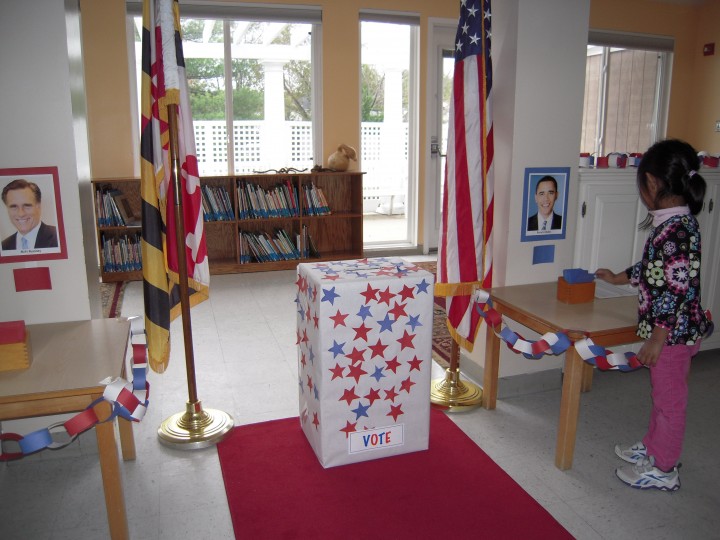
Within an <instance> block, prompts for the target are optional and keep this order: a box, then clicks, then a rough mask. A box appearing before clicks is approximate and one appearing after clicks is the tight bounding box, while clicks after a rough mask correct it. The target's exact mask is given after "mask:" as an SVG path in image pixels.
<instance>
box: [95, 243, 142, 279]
mask: <svg viewBox="0 0 720 540" xmlns="http://www.w3.org/2000/svg"><path fill="white" fill-rule="evenodd" d="M102 252H103V271H104V272H133V271H136V270H142V249H141V247H140V234H130V235H128V234H125V235H123V236H118V237H109V238H106V237H105V236H103V237H102Z"/></svg>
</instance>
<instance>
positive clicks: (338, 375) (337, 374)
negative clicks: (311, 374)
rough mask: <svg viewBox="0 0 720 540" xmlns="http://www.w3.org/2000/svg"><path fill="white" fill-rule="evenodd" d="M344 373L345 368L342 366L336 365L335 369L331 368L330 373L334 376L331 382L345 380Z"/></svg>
mask: <svg viewBox="0 0 720 540" xmlns="http://www.w3.org/2000/svg"><path fill="white" fill-rule="evenodd" d="M343 371H345V368H344V367H342V366H341V365H340V364H335V367H334V368H330V373H332V374H333V376H332V379H330V380H331V381H334V380H335V379H342V378H343Z"/></svg>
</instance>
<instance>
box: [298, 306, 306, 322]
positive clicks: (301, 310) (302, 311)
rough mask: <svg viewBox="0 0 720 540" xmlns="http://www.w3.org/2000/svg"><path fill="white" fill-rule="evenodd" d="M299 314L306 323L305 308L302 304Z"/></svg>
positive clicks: (299, 307)
mask: <svg viewBox="0 0 720 540" xmlns="http://www.w3.org/2000/svg"><path fill="white" fill-rule="evenodd" d="M297 312H298V313H299V314H300V320H301V321H304V320H305V308H303V306H302V304H301V303H300V302H298V310H297Z"/></svg>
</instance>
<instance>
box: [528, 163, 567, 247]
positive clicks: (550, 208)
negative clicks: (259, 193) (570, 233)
mask: <svg viewBox="0 0 720 540" xmlns="http://www.w3.org/2000/svg"><path fill="white" fill-rule="evenodd" d="M557 199H558V184H557V180H556V179H555V178H554V177H552V176H549V175H546V176H543V177H542V178H541V179H540V180H538V183H537V184H536V185H535V204H537V210H538V211H537V213H535V214H533V215H532V216H530V217H529V218H528V221H527V230H528V231H533V232H538V233H540V234H542V233H544V232H545V231H548V232H549V231H552V230H555V231H559V230H561V229H562V216H561V215H559V214H556V213H555V201H557Z"/></svg>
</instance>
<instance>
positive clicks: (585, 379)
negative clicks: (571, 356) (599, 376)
mask: <svg viewBox="0 0 720 540" xmlns="http://www.w3.org/2000/svg"><path fill="white" fill-rule="evenodd" d="M592 381H593V367H592V364H589V363H587V362H583V373H582V389H581V391H582V392H589V391H590V390H592Z"/></svg>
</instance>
